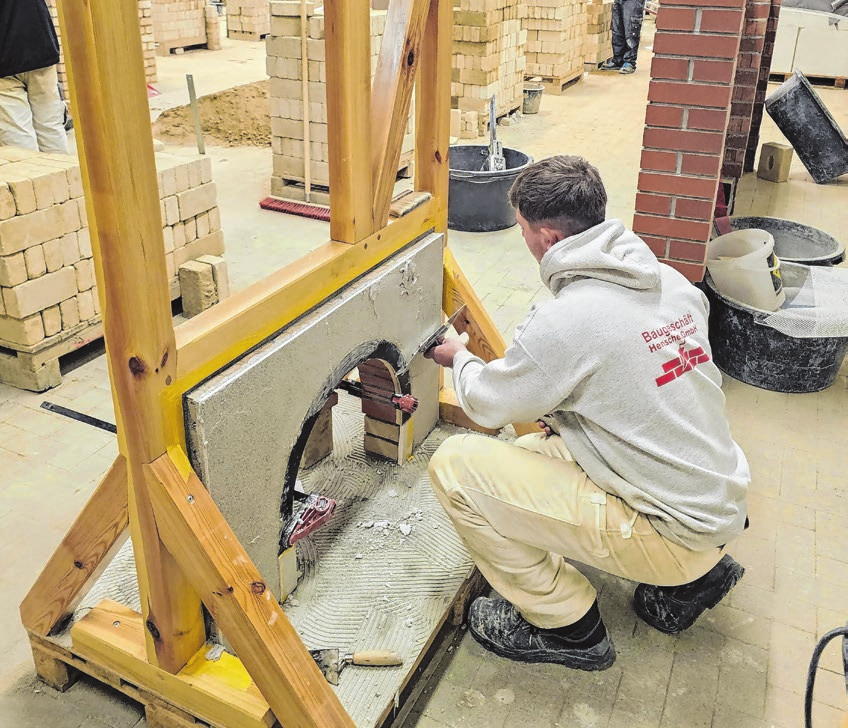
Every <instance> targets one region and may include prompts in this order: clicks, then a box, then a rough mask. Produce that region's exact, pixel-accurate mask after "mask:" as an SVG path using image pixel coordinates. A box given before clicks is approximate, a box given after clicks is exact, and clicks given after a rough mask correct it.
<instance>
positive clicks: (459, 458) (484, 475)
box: [430, 433, 723, 629]
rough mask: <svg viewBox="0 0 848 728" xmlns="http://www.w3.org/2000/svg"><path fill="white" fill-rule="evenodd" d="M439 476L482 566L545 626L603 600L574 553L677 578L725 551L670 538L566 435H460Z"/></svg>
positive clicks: (441, 495) (646, 574)
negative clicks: (589, 466)
mask: <svg viewBox="0 0 848 728" xmlns="http://www.w3.org/2000/svg"><path fill="white" fill-rule="evenodd" d="M430 478H431V480H432V483H433V488H434V490H435V492H436V496H437V497H438V499H439V501H440V502H441V504H442V506H443V507H444V509H445V511H446V512H447V514H448V516H449V517H450V519H451V520H452V521H453V523H454V526H455V527H456V530H457V532H458V533H459V535H460V537H461V538H462V540H463V542H464V543H465V546H466V547H467V549H468V551H469V553H470V555H471V557H472V558H473V559H474V562H475V563H476V564H477V568H478V569H480V571H481V573H482V574H483V576H485V577H486V579H487V580H488V582H489V584H490V585H491V586H492V587H493V588H494V589H495V590H496V591H497V592H499V593H500V594H501V595H502V596H503V597H504V598H506V599H508V600H509V601H510V602H512V604H513V605H515V607H516V608H517V609H518V611H519V612H520V613H521V614H522V616H523V617H524V618H525V619H526V620H527V621H528V622H530V623H531V624H534V625H536V626H537V627H541V628H543V629H552V628H554V627H562V626H564V625H568V624H572V623H574V622H576V621H577V620H578V619H580V617H582V616H583V615H584V614H586V612H587V611H588V610H589V608H590V607H591V606H592V603H593V602H594V601H595V597H596V591H595V589H594V587H593V586H592V585H591V584H590V583H589V581H588V580H587V579H586V578H585V577H584V576H583V575H582V574H581V573H580V572H579V571H578V570H577V569H576V568H574V566H572V565H571V564H569V563H568V562H567V561H566V560H565V559H566V558H569V559H572V560H574V561H578V562H581V563H584V564H589V565H591V566H594V567H596V568H598V569H601V570H602V571H605V572H608V573H610V574H616V575H617V576H623V577H625V578H627V579H632V580H633V581H640V582H645V583H648V584H658V585H665V586H668V585H677V584H686V583H687V582H690V581H693V580H694V579H697V578H698V577H699V576H702V575H703V574H706V573H707V572H708V571H709V570H710V569H711V568H712V567H713V566H715V565H716V564H717V563H718V561H719V560H720V559H721V557H722V555H723V550H722V549H718V548H715V549H710V550H709V551H692V550H690V549H687V548H685V547H683V546H680V545H678V544H676V543H674V542H672V541H669V540H668V539H666V538H664V537H663V536H661V535H660V534H659V533H658V532H657V531H656V529H655V528H654V527H653V526H652V525H651V522H650V520H649V519H648V518H647V517H646V516H645V515H643V514H641V513H639V512H637V511H634V510H633V509H632V508H631V507H630V506H628V505H627V503H625V502H624V501H623V500H622V499H621V498H618V497H616V496H614V495H611V494H609V493H607V492H606V491H604V490H601V489H600V488H599V487H598V486H597V485H595V484H594V483H593V482H592V481H591V480H589V478H588V477H587V476H586V473H585V472H583V469H582V468H581V467H580V466H579V465H578V464H577V463H576V462H574V459H573V458H572V457H571V454H570V453H569V452H568V450H567V448H566V447H565V444H564V443H563V441H562V439H561V438H560V437H558V436H553V437H547V436H546V435H544V434H542V433H539V434H533V435H525V436H523V437H520V438H518V439H517V440H516V441H515V442H514V443H510V442H505V441H503V440H496V439H493V438H490V437H484V436H482V435H473V434H468V435H454V436H452V437H450V438H448V439H447V440H445V442H443V443H442V445H441V446H440V447H439V448H438V450H436V452H435V454H434V455H433V457H432V458H431V459H430Z"/></svg>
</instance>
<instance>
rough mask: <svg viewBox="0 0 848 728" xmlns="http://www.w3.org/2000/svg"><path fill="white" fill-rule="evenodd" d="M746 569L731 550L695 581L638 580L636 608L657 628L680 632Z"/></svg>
mask: <svg viewBox="0 0 848 728" xmlns="http://www.w3.org/2000/svg"><path fill="white" fill-rule="evenodd" d="M744 573H745V569H743V568H742V567H741V566H740V565H739V564H737V563H736V562H735V561H734V560H733V559H732V558H731V557H730V555H729V554H725V555H724V556H723V557H722V559H721V561H719V562H718V563H717V564H716V565H715V566H714V567H713V568H712V569H710V570H709V571H708V572H707V573H706V574H704V575H703V576H702V577H700V578H699V579H695V581H690V582H689V583H688V584H682V585H681V586H652V585H650V584H639V586H637V587H636V593H635V594H634V595H633V610H634V611H635V612H636V614H638V615H639V616H640V617H641V618H642V619H643V620H644V621H645V622H647V623H648V624H650V625H651V627H653V628H654V629H658V630H659V631H660V632H665V633H666V634H678V633H679V632H682V631H683V630H684V629H689V627H691V626H692V625H693V624H695V620H696V619H698V617H700V616H701V614H702V613H703V612H704V610H706V609H712V608H713V607H714V606H715V605H716V604H718V603H719V602H720V601H721V600H722V599H724V597H725V596H727V593H728V592H729V591H730V590H731V589H732V588H733V587H734V586H735V585H736V582H737V581H739V580H740V579H741V578H742V574H744Z"/></svg>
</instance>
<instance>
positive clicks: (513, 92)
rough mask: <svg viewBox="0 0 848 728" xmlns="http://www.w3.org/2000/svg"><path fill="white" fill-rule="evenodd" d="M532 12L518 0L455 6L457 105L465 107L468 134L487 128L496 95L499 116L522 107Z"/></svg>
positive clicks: (465, 1)
mask: <svg viewBox="0 0 848 728" xmlns="http://www.w3.org/2000/svg"><path fill="white" fill-rule="evenodd" d="M526 12H527V6H526V4H525V3H523V2H518V0H459V3H458V5H456V6H455V9H454V27H453V72H452V77H451V106H452V107H453V108H455V109H459V110H460V111H461V112H462V122H461V126H462V129H461V136H462V137H463V138H466V139H468V138H471V139H473V138H476V137H477V136H478V135H479V134H484V133H485V132H486V128H487V126H488V123H489V99H490V98H491V97H492V96H493V95H494V96H495V97H496V114H497V116H498V117H501V116H503V115H505V114H508V113H510V112H511V111H514V110H516V109H518V108H520V107H521V105H522V102H523V100H524V72H525V66H526V64H527V57H526V55H525V52H526V47H527V31H526V30H525V29H524V28H522V19H523V18H524V17H525V16H526Z"/></svg>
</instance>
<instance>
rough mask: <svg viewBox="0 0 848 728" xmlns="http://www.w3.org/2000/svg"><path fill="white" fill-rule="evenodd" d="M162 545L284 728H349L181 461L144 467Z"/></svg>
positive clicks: (173, 453) (172, 457) (174, 455)
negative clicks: (172, 555) (201, 601)
mask: <svg viewBox="0 0 848 728" xmlns="http://www.w3.org/2000/svg"><path fill="white" fill-rule="evenodd" d="M146 473H147V478H148V485H149V487H150V494H151V498H152V500H153V507H154V509H155V511H156V522H157V524H158V525H159V530H160V533H161V535H162V540H163V541H164V542H165V544H166V546H168V548H169V549H170V550H171V552H172V553H173V554H174V555H175V557H176V558H177V559H178V561H179V563H180V566H181V567H182V569H183V571H184V572H185V573H186V574H189V575H190V577H191V580H192V584H193V585H194V587H195V589H196V590H197V592H198V593H199V594H200V595H201V598H202V599H203V603H204V604H205V605H206V608H207V609H208V610H209V612H210V614H211V615H212V618H213V619H214V620H215V622H216V624H217V625H218V626H219V627H220V628H221V631H222V632H223V633H224V635H225V636H226V637H227V639H228V640H229V641H230V643H231V644H232V645H233V648H234V649H235V652H236V654H237V655H238V656H239V659H240V660H241V661H242V663H243V664H244V666H245V667H246V668H247V671H248V673H249V674H250V676H251V677H252V678H253V680H254V682H256V684H257V686H258V687H259V689H260V690H261V691H262V695H263V696H264V697H265V699H266V700H267V701H268V703H269V704H270V706H271V709H272V710H273V711H274V714H275V715H276V716H277V719H278V720H279V721H280V723H281V724H282V725H284V726H286V728H296V727H298V726H313V727H314V728H343V727H344V728H348V727H350V728H352V726H353V725H354V724H353V721H352V720H351V718H350V716H349V715H348V714H347V713H346V712H345V710H344V708H343V707H342V705H341V703H340V702H339V699H338V698H337V697H336V694H335V693H334V692H333V690H332V689H331V688H330V686H329V684H328V683H327V680H326V679H325V678H324V676H323V675H322V673H321V671H320V670H319V669H318V666H317V665H316V664H315V661H314V660H313V659H312V657H311V656H310V655H309V652H308V651H307V649H306V648H305V647H304V645H303V642H301V640H300V637H299V636H298V634H297V632H296V631H295V629H294V627H292V625H291V623H290V622H289V620H288V618H287V617H286V615H285V614H284V613H283V610H282V609H281V608H280V605H279V604H278V603H277V600H276V599H275V597H274V595H273V594H272V593H271V591H270V590H269V589H268V587H267V586H266V585H265V583H264V582H263V581H262V577H261V575H260V574H259V571H258V570H257V568H256V567H255V566H254V565H253V563H252V562H251V560H250V558H249V557H248V555H247V553H246V552H245V550H244V548H243V547H242V545H241V544H240V543H239V541H238V539H237V538H236V535H235V533H233V530H232V529H231V528H230V526H229V524H228V523H227V522H226V521H225V520H224V517H223V516H222V515H221V512H220V511H219V510H218V507H217V506H216V505H215V503H214V502H213V500H212V497H211V496H210V495H209V493H208V491H207V490H206V488H204V487H203V483H201V482H200V479H199V478H198V477H197V475H195V473H194V471H193V470H192V469H191V465H190V464H189V462H188V459H187V458H186V456H185V454H184V453H183V452H182V450H180V449H179V448H171V449H170V450H169V452H168V454H166V455H163V456H162V457H161V458H159V460H157V461H156V462H154V463H152V464H151V465H149V466H147V467H146Z"/></svg>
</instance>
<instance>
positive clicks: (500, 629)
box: [468, 597, 615, 670]
mask: <svg viewBox="0 0 848 728" xmlns="http://www.w3.org/2000/svg"><path fill="white" fill-rule="evenodd" d="M468 629H469V630H470V632H471V634H472V635H473V636H474V639H476V640H477V641H478V642H479V643H480V644H481V645H483V647H485V648H486V649H487V650H490V651H491V652H494V653H495V654H496V655H500V656H501V657H506V658H509V659H510V660H518V661H519V662H556V663H559V664H560V665H565V666H566V667H571V668H574V669H576V670H606V669H607V668H608V667H610V666H611V665H612V663H613V662H615V647H614V646H613V644H612V641H611V640H610V638H609V636H608V635H607V630H606V627H604V623H603V620H601V613H600V612H599V611H598V603H597V602H595V603H594V604H593V605H592V607H591V608H590V609H589V611H588V612H587V613H586V615H585V616H583V617H582V618H581V619H580V620H578V621H577V622H576V623H575V624H573V625H568V626H566V627H559V628H557V629H541V628H540V627H536V626H534V625H532V624H530V622H528V621H527V620H526V619H524V617H522V616H521V615H520V614H519V613H518V611H517V610H516V609H515V607H513V606H512V604H510V603H509V602H508V601H507V600H506V599H489V598H488V597H478V598H477V599H475V600H474V603H473V604H472V605H471V609H470V610H469V612H468Z"/></svg>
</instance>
